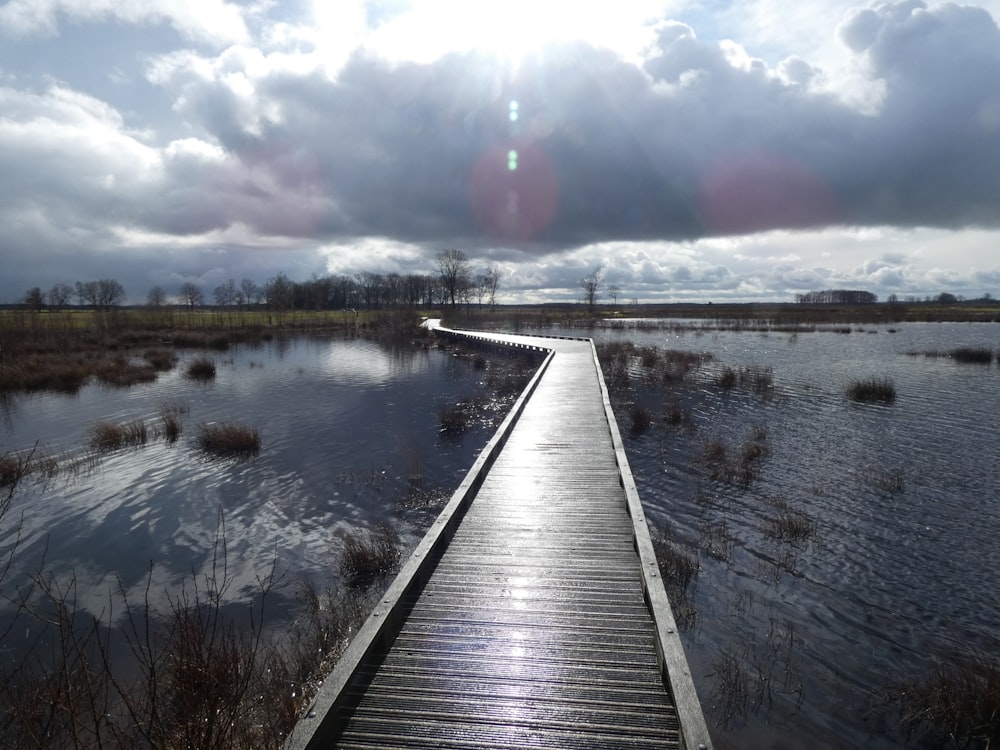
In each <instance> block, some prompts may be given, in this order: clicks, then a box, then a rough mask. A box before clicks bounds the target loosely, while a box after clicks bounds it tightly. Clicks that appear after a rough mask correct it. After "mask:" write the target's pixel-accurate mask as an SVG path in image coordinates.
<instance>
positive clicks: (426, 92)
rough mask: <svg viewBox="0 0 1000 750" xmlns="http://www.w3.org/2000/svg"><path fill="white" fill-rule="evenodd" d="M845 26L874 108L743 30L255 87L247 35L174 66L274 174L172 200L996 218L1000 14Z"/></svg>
mask: <svg viewBox="0 0 1000 750" xmlns="http://www.w3.org/2000/svg"><path fill="white" fill-rule="evenodd" d="M841 34H842V38H843V40H844V41H845V43H846V44H847V45H848V46H849V47H850V48H851V49H852V50H853V51H854V52H855V53H856V54H858V55H860V56H862V57H864V58H865V60H866V62H867V64H869V65H870V69H871V72H872V74H873V75H874V76H875V77H876V78H877V79H879V80H880V81H881V82H882V83H883V85H884V98H883V100H882V101H881V104H880V106H879V108H878V111H877V112H876V113H874V114H868V113H859V112H857V111H855V110H853V109H851V108H849V107H848V106H846V105H845V104H843V103H841V102H840V101H838V100H837V99H835V98H834V97H833V96H832V95H830V94H824V93H819V92H817V91H816V90H814V89H812V88H810V86H809V83H810V81H812V80H814V79H815V78H816V75H817V71H815V70H813V69H812V68H811V67H810V66H809V65H808V64H807V63H805V62H804V61H802V60H797V59H791V60H788V61H786V62H785V63H783V64H782V66H780V68H779V70H777V71H775V70H769V69H768V68H767V67H766V66H765V65H764V64H763V63H760V62H759V61H758V62H754V61H750V62H749V63H748V64H745V65H743V66H736V65H734V64H733V63H732V61H731V60H730V59H728V55H730V53H731V52H732V49H727V48H726V47H725V46H720V45H716V44H705V43H702V42H700V41H699V40H698V39H697V38H696V37H695V36H694V33H693V32H692V31H691V30H690V29H688V28H687V27H685V26H683V25H681V24H677V23H669V24H664V25H663V26H662V27H661V29H660V33H659V37H658V40H657V44H656V46H655V48H654V49H653V50H652V51H651V53H650V55H649V56H648V58H647V60H646V61H645V64H644V67H643V68H642V69H640V68H639V67H637V66H635V65H633V64H631V63H628V62H626V61H624V60H622V59H621V58H619V57H617V56H615V55H614V54H612V53H610V52H608V51H603V50H598V49H594V48H592V47H589V46H586V45H583V44H580V45H573V46H564V47H561V48H558V49H554V50H549V51H548V52H546V53H544V54H540V55H538V56H536V57H533V58H531V59H529V60H527V61H525V62H524V63H523V64H522V65H521V67H520V68H519V69H518V70H517V72H516V73H512V72H510V71H502V70H500V69H499V68H498V67H497V65H496V64H495V62H494V61H492V60H491V59H489V58H486V57H483V56H480V55H476V54H472V53H469V54H462V55H450V56H447V57H444V58H442V59H441V60H439V61H437V62H434V63H432V64H417V63H392V62H388V61H385V60H382V59H378V58H376V57H374V56H371V55H365V54H360V53H359V54H357V55H356V56H355V57H354V58H353V59H352V60H351V61H350V62H349V63H348V65H347V66H346V67H345V68H344V69H343V70H342V71H341V72H340V74H339V76H338V77H337V78H336V80H330V79H329V78H326V77H325V76H322V75H320V74H319V73H315V74H312V75H308V76H298V75H291V74H288V73H282V72H275V73H273V74H269V75H267V76H265V77H262V78H260V79H259V80H257V81H256V86H255V90H254V91H253V92H252V94H248V93H246V92H242V91H241V90H240V89H239V88H237V87H234V86H233V85H232V83H231V81H232V74H233V73H240V72H242V71H243V69H244V67H245V65H246V61H244V60H241V59H240V57H239V55H237V54H235V53H233V54H230V59H227V60H222V61H221V62H219V63H218V67H217V69H216V74H215V76H214V77H212V78H211V79H206V77H205V76H204V75H194V74H193V73H191V71H186V70H184V69H183V67H182V66H178V67H177V68H175V69H174V70H173V72H172V73H171V74H170V75H168V76H165V77H164V78H163V80H162V82H163V83H164V84H165V85H167V86H168V87H170V88H172V89H173V90H174V91H175V92H176V94H177V95H178V97H179V98H178V107H179V109H180V111H181V112H182V113H183V114H184V115H185V116H186V117H188V118H190V119H191V120H192V121H193V122H197V123H198V124H199V125H200V126H201V127H203V128H205V129H206V131H208V132H209V133H211V134H212V136H213V137H215V138H217V139H218V140H219V142H220V143H221V144H222V145H223V146H224V147H225V148H226V149H227V150H228V151H229V152H230V153H232V154H234V155H235V156H236V157H237V158H238V159H239V160H240V162H241V163H242V166H243V168H244V169H245V170H250V171H252V172H253V174H255V175H257V178H256V179H253V180H251V179H249V178H247V179H244V180H242V181H241V180H231V181H225V180H224V181H223V184H221V185H219V184H213V183H212V181H211V180H209V186H210V187H211V188H212V191H211V194H209V195H208V196H205V195H202V194H199V195H197V196H195V198H196V199H198V200H199V206H198V210H196V211H189V210H186V209H187V208H188V207H189V206H190V204H189V203H188V202H187V201H185V200H184V199H183V195H177V196H175V197H176V198H177V199H178V200H179V201H180V206H183V207H184V208H185V210H184V211H180V210H178V211H177V212H176V213H177V215H178V216H183V217H185V218H184V219H183V220H184V221H189V222H191V226H190V230H192V231H200V230H204V229H205V228H206V227H209V226H212V225H217V226H224V225H225V224H226V223H228V222H230V221H232V220H233V219H234V218H238V219H239V220H241V221H244V222H247V223H248V224H250V225H252V226H254V227H257V228H258V229H260V230H261V231H268V232H276V233H290V234H296V233H298V234H303V235H309V236H320V237H349V236H352V235H357V236H364V235H371V234H377V235H383V236H388V237H394V238H399V239H405V240H408V241H416V242H420V241H433V240H437V239H439V238H441V237H456V238H464V239H465V240H466V241H467V242H483V241H490V240H493V241H497V242H508V243H515V244H516V243H524V242H535V243H540V245H539V246H540V247H546V248H548V249H560V248H565V247H570V246H575V245H580V244H586V243H589V242H596V241H602V240H640V239H686V238H695V237H699V236H709V235H718V234H740V233H746V232H753V231H760V230H767V229H773V228H805V227H821V226H826V225H837V224H873V225H878V224H896V225H902V226H918V225H919V226H928V225H929V226H940V227H961V226H965V225H968V224H978V225H989V226H995V225H996V223H997V220H998V217H1000V212H998V211H997V210H996V208H997V205H998V199H1000V181H998V180H997V179H996V177H995V174H996V170H997V167H998V166H1000V145H998V137H1000V136H998V134H1000V89H998V84H997V83H996V82H997V81H1000V33H998V30H997V27H996V24H995V23H994V22H993V20H992V18H991V17H990V16H989V15H988V14H987V13H986V12H985V11H982V10H981V9H976V8H961V7H957V6H943V7H941V8H939V9H936V10H934V11H928V10H926V9H924V8H923V7H922V5H921V4H919V3H912V2H911V3H904V4H896V5H881V6H879V7H878V8H875V9H868V10H864V11H859V12H857V13H856V14H855V15H854V16H853V17H852V18H850V19H849V20H848V21H847V22H846V23H845V25H844V26H843V29H842V32H841ZM512 102H516V107H517V110H516V113H517V120H516V121H515V122H512V121H511V119H510V113H511V111H512V110H511V107H512V104H511V103H512ZM511 152H516V154H517V169H516V170H511V169H509V164H508V157H509V155H510V153H511ZM261 175H266V179H261ZM177 181H178V182H179V181H180V180H179V176H178V180H177ZM216 188H218V190H216ZM202 192H204V191H202ZM206 198H207V200H206ZM265 206H270V208H269V209H267V210H265ZM167 208H168V214H169V213H170V212H169V205H168V207H167ZM165 228H168V229H171V230H173V231H180V230H181V229H182V227H178V226H176V225H169V226H167V227H165Z"/></svg>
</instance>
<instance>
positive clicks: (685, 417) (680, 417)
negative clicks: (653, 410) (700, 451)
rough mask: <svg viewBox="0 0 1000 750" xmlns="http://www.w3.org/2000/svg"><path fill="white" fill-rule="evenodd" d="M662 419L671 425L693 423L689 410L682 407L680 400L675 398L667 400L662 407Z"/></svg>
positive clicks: (688, 424)
mask: <svg viewBox="0 0 1000 750" xmlns="http://www.w3.org/2000/svg"><path fill="white" fill-rule="evenodd" d="M663 421H664V422H665V423H666V424H668V425H670V426H672V427H679V426H688V427H690V426H692V425H693V424H694V418H693V417H692V415H691V410H690V409H686V408H684V407H682V406H681V404H680V401H678V400H676V399H674V400H671V401H668V402H667V404H666V406H665V407H664V410H663Z"/></svg>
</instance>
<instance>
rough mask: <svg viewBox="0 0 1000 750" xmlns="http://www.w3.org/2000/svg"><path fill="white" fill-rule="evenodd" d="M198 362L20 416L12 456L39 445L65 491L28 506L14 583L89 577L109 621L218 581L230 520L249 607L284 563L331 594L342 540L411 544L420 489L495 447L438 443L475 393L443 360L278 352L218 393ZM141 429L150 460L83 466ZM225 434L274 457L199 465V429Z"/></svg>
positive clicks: (421, 354)
mask: <svg viewBox="0 0 1000 750" xmlns="http://www.w3.org/2000/svg"><path fill="white" fill-rule="evenodd" d="M196 356H203V355H202V353H194V352H192V353H184V354H182V358H181V361H180V362H179V363H178V366H177V367H176V368H174V369H173V370H172V371H170V372H168V373H163V374H161V375H160V377H159V379H158V380H157V381H156V382H155V383H152V384H149V385H141V386H135V387H132V388H128V389H107V388H103V387H101V386H98V385H91V386H87V387H85V388H83V389H82V390H81V391H80V392H79V394H78V395H74V396H66V395H55V394H36V395H32V396H24V397H13V398H10V399H8V400H7V401H6V402H5V404H4V411H3V413H2V424H0V453H3V452H6V451H21V450H24V449H29V448H31V447H32V446H33V445H35V444H36V443H37V449H36V452H37V453H38V454H40V455H45V456H51V457H54V458H55V459H56V460H57V463H58V464H59V466H60V470H59V471H58V472H57V473H56V474H55V476H54V477H52V478H51V479H49V480H45V481H36V480H35V478H32V479H31V481H29V482H27V483H26V484H25V485H24V486H23V487H22V488H20V491H19V494H18V496H17V502H16V505H15V507H14V509H13V510H14V513H12V514H11V515H10V516H9V517H8V521H7V522H6V524H5V527H4V528H3V529H2V530H0V534H2V536H0V551H5V550H8V549H10V546H11V545H12V544H13V542H14V538H15V527H14V526H13V524H12V523H11V520H12V519H14V518H16V517H19V516H20V515H21V514H22V513H23V518H24V522H23V526H22V529H21V532H20V536H21V538H20V543H19V547H18V555H17V560H16V565H15V571H14V572H15V573H20V574H23V573H25V572H26V571H29V570H31V569H33V567H34V566H37V565H38V564H39V561H40V560H41V559H42V556H43V553H44V558H45V563H44V567H45V569H47V570H48V569H51V570H53V571H55V572H56V573H57V574H59V575H61V576H65V577H68V576H69V575H70V574H71V573H72V574H75V576H76V578H77V580H78V581H79V582H80V586H79V589H78V590H79V593H80V598H81V604H82V605H83V606H84V608H85V609H87V610H88V611H91V612H94V613H99V612H102V611H103V610H105V609H106V602H107V592H108V588H109V587H110V586H112V585H113V584H114V583H115V580H116V578H119V579H121V580H122V582H123V583H124V584H125V586H126V588H127V589H129V590H133V591H136V590H137V589H139V588H141V587H142V586H143V585H144V584H145V579H146V575H147V573H148V571H149V569H150V565H152V570H153V578H154V587H153V588H154V590H160V589H162V588H164V587H168V586H175V585H176V584H177V583H178V582H179V581H180V580H181V578H183V577H185V576H188V577H190V576H191V574H192V573H194V572H204V571H205V570H206V569H207V568H208V566H210V565H211V563H212V550H213V544H214V541H215V538H216V534H217V533H218V531H219V530H220V528H221V527H220V519H222V521H223V522H224V533H225V539H226V548H227V553H228V563H229V573H230V574H231V575H232V576H233V577H234V579H235V584H236V585H235V586H234V587H233V589H232V591H231V593H232V595H233V596H234V597H236V598H238V597H240V596H243V595H244V594H246V593H247V592H251V591H253V590H254V587H255V581H256V576H258V575H260V574H262V573H265V572H266V570H267V567H268V565H269V563H270V562H271V561H272V560H273V559H275V557H276V558H277V566H278V569H279V572H281V571H284V572H286V573H287V574H288V575H289V577H291V578H294V577H297V576H300V575H311V576H313V577H314V578H315V579H317V580H318V581H322V580H323V579H324V578H326V577H327V576H328V575H329V574H330V573H331V572H332V571H333V570H334V568H335V562H336V555H337V553H338V552H339V549H340V537H339V534H340V533H341V532H343V531H344V530H354V529H358V528H364V527H368V526H371V525H373V524H374V523H377V522H379V521H382V520H392V519H395V520H397V521H398V522H399V523H400V528H401V531H402V532H403V534H404V536H407V535H409V537H410V539H409V541H411V542H412V537H413V534H414V533H415V532H414V531H413V529H414V528H415V526H414V525H413V524H412V523H410V521H412V520H413V519H412V513H411V514H410V517H408V516H407V514H406V513H404V512H402V511H401V510H400V507H399V505H400V501H401V500H403V499H405V498H407V497H408V496H410V495H411V493H412V490H414V489H416V490H421V491H426V492H429V493H430V494H431V495H434V494H435V493H437V494H438V495H440V496H441V497H446V496H448V495H450V493H451V491H452V489H453V488H454V487H455V486H457V484H458V483H459V481H460V479H461V477H462V476H463V475H464V473H465V471H466V470H467V468H468V466H470V465H471V463H472V461H473V460H474V457H475V453H476V451H477V450H478V447H479V446H481V445H482V444H483V443H485V441H486V439H487V436H488V434H489V431H488V430H487V429H486V428H485V427H478V428H477V427H473V428H472V429H471V430H470V431H468V432H467V433H466V434H465V435H464V436H463V437H462V439H459V440H456V439H448V440H444V441H443V438H442V437H441V436H440V435H439V433H438V418H437V409H438V407H439V406H440V405H441V404H442V403H445V402H448V401H453V400H454V399H455V398H456V397H457V394H460V393H463V392H467V391H469V390H470V389H472V388H473V387H474V384H475V378H474V377H473V375H472V370H471V368H470V367H469V366H468V364H467V363H466V362H464V361H462V360H459V359H456V358H454V357H451V356H448V355H446V354H444V353H443V352H441V351H437V350H430V351H416V352H415V351H411V350H406V351H392V350H389V349H386V348H383V347H382V346H380V345H378V344H376V343H372V342H369V341H358V340H350V341H347V340H340V339H329V338H297V339H293V340H284V341H279V340H276V341H272V342H269V343H267V344H264V345H261V346H258V347H249V346H240V347H235V348H233V349H232V350H231V351H227V352H220V353H213V354H212V355H210V356H211V357H212V358H213V359H214V360H215V362H216V364H217V376H216V378H215V379H214V381H212V382H209V383H198V382H195V381H192V380H190V379H188V378H186V377H185V376H184V372H185V369H186V365H187V363H188V361H189V360H190V359H192V358H194V357H196ZM164 404H171V405H174V406H180V407H182V408H183V410H184V411H185V413H184V415H183V417H182V421H183V426H184V430H183V432H182V434H181V436H180V438H179V439H178V440H177V442H176V443H173V444H170V443H168V442H166V441H165V440H163V439H162V438H158V437H154V432H155V430H156V429H157V426H158V425H159V424H160V416H159V415H160V412H161V409H162V408H163V405H164ZM135 419H141V420H143V421H144V422H145V423H146V425H147V427H148V428H149V431H150V439H149V442H148V443H147V444H146V445H145V446H143V447H140V448H137V449H134V450H130V449H124V450H119V451H115V452H113V453H111V454H108V455H105V456H103V457H101V458H100V459H99V460H97V461H96V462H92V461H90V460H87V459H86V458H85V456H86V455H87V451H86V444H87V431H88V429H89V428H90V427H91V425H93V424H94V423H95V422H97V421H98V420H110V421H114V422H128V421H132V420H135ZM213 421H235V422H239V423H243V424H247V425H252V426H255V427H257V428H258V430H259V432H260V434H261V441H262V447H261V451H260V454H259V456H258V457H256V458H254V459H252V460H247V461H233V460H220V459H217V458H210V457H207V456H205V455H203V454H201V453H200V452H199V451H198V450H197V448H196V445H195V439H194V438H195V434H196V428H197V425H199V424H203V423H206V422H213ZM74 464H75V468H73V467H74ZM419 525H420V524H419V523H417V524H416V527H418V526H419ZM11 580H13V579H11Z"/></svg>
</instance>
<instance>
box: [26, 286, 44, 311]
mask: <svg viewBox="0 0 1000 750" xmlns="http://www.w3.org/2000/svg"><path fill="white" fill-rule="evenodd" d="M24 304H25V305H26V306H27V307H28V309H30V310H41V309H42V307H43V306H44V305H45V294H44V292H42V288H41V287H38V286H33V287H31V289H29V290H28V291H27V292H25V293H24Z"/></svg>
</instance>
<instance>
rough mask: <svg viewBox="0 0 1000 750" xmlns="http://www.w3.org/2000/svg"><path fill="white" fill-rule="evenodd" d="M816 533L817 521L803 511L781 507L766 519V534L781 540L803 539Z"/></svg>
mask: <svg viewBox="0 0 1000 750" xmlns="http://www.w3.org/2000/svg"><path fill="white" fill-rule="evenodd" d="M815 533H816V521H814V520H813V519H812V518H810V517H809V516H808V515H806V514H805V513H802V512H801V511H796V510H792V509H790V508H784V509H780V510H779V511H778V513H777V515H774V516H769V517H768V518H765V519H764V535H765V536H768V537H771V538H772V539H778V540H780V541H801V540H803V539H808V538H809V537H811V536H813V535H814V534H815Z"/></svg>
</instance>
